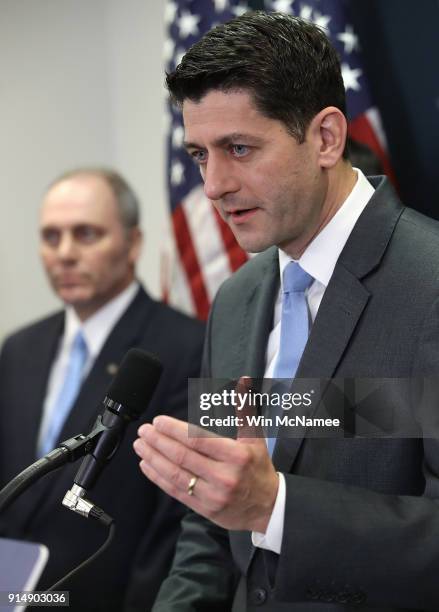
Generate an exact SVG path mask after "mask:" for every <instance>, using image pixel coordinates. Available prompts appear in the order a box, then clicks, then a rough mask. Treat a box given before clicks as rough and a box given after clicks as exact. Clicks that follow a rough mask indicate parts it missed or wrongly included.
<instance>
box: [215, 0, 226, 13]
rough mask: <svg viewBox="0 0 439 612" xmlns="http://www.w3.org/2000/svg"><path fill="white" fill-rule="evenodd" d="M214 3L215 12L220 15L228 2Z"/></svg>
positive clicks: (216, 1)
mask: <svg viewBox="0 0 439 612" xmlns="http://www.w3.org/2000/svg"><path fill="white" fill-rule="evenodd" d="M214 3H215V12H216V13H222V12H223V11H225V10H226V8H228V5H229V1H228V0H214Z"/></svg>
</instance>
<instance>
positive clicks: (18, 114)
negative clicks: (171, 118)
mask: <svg viewBox="0 0 439 612" xmlns="http://www.w3.org/2000/svg"><path fill="white" fill-rule="evenodd" d="M163 37H164V23H163V2H162V1H161V0H124V1H123V2H121V1H120V0H0V135H1V137H0V281H1V297H0V340H1V339H2V338H3V337H4V335H5V334H6V333H8V332H10V331H11V330H13V329H15V328H17V327H18V326H21V325H23V324H25V323H27V322H30V321H32V320H34V319H36V318H37V317H40V316H43V315H44V314H46V313H47V312H49V311H50V310H53V309H55V308H57V307H58V302H57V300H56V299H55V298H54V296H52V295H51V293H50V290H49V288H48V287H47V283H46V280H45V277H44V275H43V272H42V270H41V266H40V262H39V259H38V241H37V231H36V224H37V217H38V207H39V204H40V199H41V195H42V193H43V192H44V189H45V186H46V185H47V184H48V183H49V182H50V181H51V180H52V179H53V178H54V177H55V176H56V175H57V174H59V173H60V172H62V171H63V170H65V169H67V168H69V167H73V166H77V165H84V164H107V165H112V166H114V167H115V168H116V169H118V170H120V171H121V172H122V173H123V174H124V175H125V176H126V177H127V179H128V180H129V181H130V182H131V184H132V185H133V187H134V188H135V190H136V191H137V193H138V195H139V197H140V200H141V201H142V206H143V210H142V214H143V219H144V221H143V228H144V230H145V233H146V245H145V249H144V253H143V257H142V260H141V263H140V269H139V271H140V276H141V278H142V280H144V281H145V283H146V284H147V286H148V288H149V289H150V291H151V293H152V294H153V295H159V254H160V250H161V247H162V242H163V239H164V238H163V237H164V235H165V234H166V231H167V227H168V223H167V207H166V206H167V205H166V192H165V187H164V185H165V179H164V159H165V158H164V155H165V142H164V112H163V98H164V91H163V85H162V83H163V67H162V47H163Z"/></svg>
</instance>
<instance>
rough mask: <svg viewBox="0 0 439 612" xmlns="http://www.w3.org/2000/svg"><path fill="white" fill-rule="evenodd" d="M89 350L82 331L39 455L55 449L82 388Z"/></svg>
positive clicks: (77, 338)
mask: <svg viewBox="0 0 439 612" xmlns="http://www.w3.org/2000/svg"><path fill="white" fill-rule="evenodd" d="M87 357H88V350H87V344H86V342H85V339H84V336H83V334H82V331H81V330H79V331H78V333H77V334H76V336H75V338H74V340H73V343H72V347H71V349H70V355H69V362H68V366H67V372H66V376H65V378H64V382H63V385H62V387H61V391H60V393H59V395H58V398H57V400H56V403H55V406H54V409H53V412H52V415H51V420H50V423H49V425H48V427H47V431H46V434H45V435H44V438H43V440H41V442H40V445H39V448H38V455H39V456H43V455H46V454H47V453H48V452H50V451H51V450H53V449H54V448H55V445H56V442H57V440H58V437H59V434H60V433H61V429H62V427H63V425H64V422H65V420H66V418H67V416H68V415H69V412H70V410H71V408H72V406H73V404H74V402H75V400H76V398H77V396H78V393H79V389H80V388H81V383H82V377H83V372H84V366H85V363H86V361H87Z"/></svg>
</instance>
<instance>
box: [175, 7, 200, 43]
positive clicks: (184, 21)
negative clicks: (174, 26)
mask: <svg viewBox="0 0 439 612" xmlns="http://www.w3.org/2000/svg"><path fill="white" fill-rule="evenodd" d="M199 22H200V17H198V15H193V14H192V13H189V12H188V11H182V13H181V17H180V19H179V20H178V28H179V31H180V37H181V38H187V37H188V36H190V35H192V36H196V35H197V34H198V24H199Z"/></svg>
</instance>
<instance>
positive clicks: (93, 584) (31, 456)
mask: <svg viewBox="0 0 439 612" xmlns="http://www.w3.org/2000/svg"><path fill="white" fill-rule="evenodd" d="M63 325H64V314H63V313H61V312H60V313H58V314H55V315H53V316H51V317H49V318H47V319H44V320H43V321H40V322H38V323H36V324H34V325H31V326H30V327H27V328H25V329H23V330H21V331H19V332H18V333H16V334H14V335H13V336H11V337H9V338H8V339H7V340H6V342H5V344H4V346H3V350H2V352H1V356H0V486H3V485H4V484H5V483H6V482H8V481H9V480H10V479H11V478H13V477H14V476H15V475H16V474H17V473H18V472H20V471H21V470H22V469H24V468H25V467H26V466H27V465H29V464H31V463H32V462H33V461H35V459H36V458H35V447H36V439H37V434H38V428H39V423H40V417H41V411H42V403H43V399H44V396H45V392H46V386H47V380H48V375H49V370H50V365H51V363H52V360H53V357H54V354H55V351H56V348H57V345H58V342H59V339H60V336H61V334H62V331H63ZM203 331H204V329H203V325H202V324H201V323H200V322H198V321H195V320H192V319H189V318H188V317H185V316H184V315H182V314H179V313H177V312H176V311H174V310H172V309H170V308H168V307H167V306H165V305H164V304H161V303H158V302H155V301H153V300H152V299H151V298H150V297H148V296H147V294H146V293H145V291H144V290H143V289H140V290H139V292H138V294H137V295H136V297H135V299H134V301H133V302H132V303H131V305H130V306H129V307H128V309H127V311H126V312H125V313H124V314H123V315H122V317H121V319H120V320H119V322H118V323H117V324H116V326H115V327H114V329H113V330H112V332H111V334H110V336H109V337H108V339H107V341H106V343H105V345H104V346H103V348H102V350H101V353H100V354H99V356H98V358H97V359H96V362H95V364H94V366H93V368H92V370H91V371H90V373H89V375H88V377H87V379H86V380H85V381H84V383H83V385H82V388H81V391H80V394H79V396H78V398H77V400H76V403H75V405H74V407H73V408H72V411H71V413H70V416H69V417H68V419H67V421H66V423H65V424H64V427H63V430H62V432H61V434H60V440H65V439H67V438H70V437H71V436H73V435H75V434H78V433H87V432H88V431H90V428H91V427H92V425H93V423H94V421H95V419H96V417H97V415H98V414H99V413H100V412H102V400H103V398H104V396H105V391H106V389H107V388H108V386H109V383H110V381H111V378H112V375H111V373H110V372H109V367H108V366H109V365H111V364H119V363H120V361H121V360H122V357H123V356H124V354H125V352H126V351H127V350H128V349H129V348H131V347H134V346H135V347H139V348H142V349H144V350H147V351H149V352H151V353H153V354H155V355H157V356H158V358H159V359H160V360H161V361H162V363H163V365H164V372H163V375H162V378H161V381H160V383H159V386H158V388H157V390H156V392H155V395H154V397H153V399H152V401H151V403H150V405H149V407H148V409H147V411H146V413H145V414H144V415H143V416H142V417H141V419H140V420H139V421H136V422H134V423H132V424H130V425H129V426H128V428H127V432H126V435H125V437H124V440H123V442H122V445H121V447H120V449H119V450H118V452H117V455H116V456H115V458H114V459H113V460H112V461H111V463H110V464H109V465H108V466H107V467H106V468H105V470H104V472H103V473H102V474H101V476H100V478H99V480H98V482H97V484H96V486H95V487H94V488H93V489H92V490H91V491H90V492H89V497H90V499H92V500H93V501H94V502H95V503H96V504H97V505H99V506H100V507H102V508H103V509H104V510H105V511H106V512H107V513H108V514H110V515H111V516H113V518H114V519H115V525H116V534H115V540H114V541H113V543H112V545H111V546H110V548H109V549H108V550H107V551H106V552H105V553H104V555H102V557H99V559H98V560H97V561H96V562H94V563H93V565H91V566H90V567H89V568H87V569H86V570H84V571H83V572H81V573H80V574H78V576H77V577H76V578H73V579H71V580H70V581H69V582H68V583H66V584H65V585H64V586H63V588H65V589H67V590H70V601H71V604H70V609H73V610H77V611H79V610H102V611H104V610H105V611H106V612H108V611H109V610H114V612H116V611H117V612H120V611H121V610H122V609H126V610H139V611H140V610H142V611H145V610H148V609H149V608H150V606H151V602H152V601H153V600H154V596H155V593H156V591H157V589H158V587H159V586H160V583H161V580H162V579H163V577H164V576H165V575H166V573H167V571H168V567H169V564H170V562H171V560H172V555H173V549H174V545H175V539H176V537H177V534H178V531H179V526H180V520H181V517H182V514H183V512H184V511H183V508H182V506H181V505H180V504H178V503H176V502H175V501H172V500H171V498H169V497H168V496H166V495H165V494H163V493H162V492H161V491H159V489H158V488H157V487H155V486H154V485H153V484H152V483H150V482H149V481H148V480H147V479H146V478H145V477H144V476H143V475H142V474H141V473H140V470H139V467H138V459H137V456H136V455H135V453H134V451H133V449H132V443H133V440H134V439H135V437H136V431H137V428H138V426H139V425H140V423H141V422H144V421H151V420H152V419H153V418H154V416H155V415H156V414H159V413H169V414H172V415H175V416H177V417H179V418H184V419H185V420H186V418H187V416H186V415H187V399H186V398H187V378H188V377H193V376H198V373H199V365H200V359H201V347H202V340H203ZM110 371H111V367H110ZM78 467H79V464H69V465H68V466H66V467H64V468H62V469H61V470H59V471H57V472H54V473H52V474H50V475H48V476H46V477H45V478H44V479H43V480H41V481H40V482H39V483H37V484H36V485H34V486H33V487H32V488H31V489H29V490H28V491H27V492H26V493H25V494H23V495H22V496H21V497H20V498H18V500H17V501H15V502H14V503H13V505H11V506H10V508H9V509H8V510H7V511H6V512H5V514H4V515H2V516H1V517H0V530H1V532H2V535H5V536H8V537H17V538H25V539H29V540H33V541H36V542H43V543H45V544H46V545H47V546H48V547H49V550H50V560H49V563H48V566H47V569H46V571H45V572H44V574H43V576H42V580H41V582H40V584H39V588H41V589H44V588H46V587H48V586H50V585H51V584H52V583H54V582H55V581H56V580H57V579H58V578H61V577H62V576H63V575H65V574H66V573H67V572H68V571H70V570H71V569H73V567H75V566H76V565H78V564H79V563H80V562H81V561H82V560H84V559H85V558H86V557H88V556H89V555H90V554H91V553H92V552H94V551H95V550H96V549H97V548H98V547H99V545H100V544H101V543H102V542H103V541H104V540H105V537H106V530H105V529H104V528H103V527H101V526H100V525H99V524H96V523H94V522H92V521H88V520H86V519H84V518H82V517H79V516H78V515H75V514H74V513H72V512H69V511H68V510H66V509H65V508H64V507H62V505H61V501H62V499H63V496H64V494H65V492H66V491H67V489H69V488H70V487H71V485H72V483H73V481H72V478H73V476H74V474H75V473H76V471H77V469H78ZM124 598H125V607H124V604H123V599H124Z"/></svg>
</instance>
